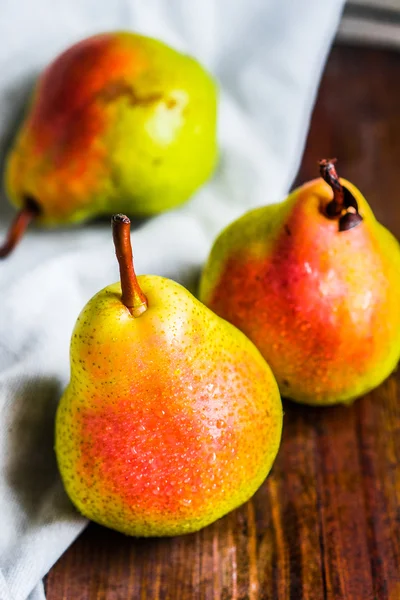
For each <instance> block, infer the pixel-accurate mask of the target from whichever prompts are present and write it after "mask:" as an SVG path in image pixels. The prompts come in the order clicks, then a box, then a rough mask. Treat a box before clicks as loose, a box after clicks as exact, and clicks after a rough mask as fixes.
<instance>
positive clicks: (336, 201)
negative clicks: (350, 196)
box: [318, 158, 344, 218]
mask: <svg viewBox="0 0 400 600" xmlns="http://www.w3.org/2000/svg"><path fill="white" fill-rule="evenodd" d="M335 163H336V158H323V159H322V160H320V161H319V162H318V164H319V172H320V174H321V177H322V179H324V180H325V181H326V183H327V184H328V185H330V186H331V188H332V190H333V200H332V201H331V202H329V204H327V206H326V214H327V216H328V217H332V218H334V217H338V216H339V215H340V214H341V213H342V210H343V209H344V192H343V187H342V184H341V183H340V181H339V177H338V174H337V173H336V169H335Z"/></svg>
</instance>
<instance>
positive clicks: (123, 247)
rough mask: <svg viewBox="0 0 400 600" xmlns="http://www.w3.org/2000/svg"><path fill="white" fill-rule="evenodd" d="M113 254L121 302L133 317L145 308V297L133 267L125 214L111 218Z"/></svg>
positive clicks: (129, 233)
mask: <svg viewBox="0 0 400 600" xmlns="http://www.w3.org/2000/svg"><path fill="white" fill-rule="evenodd" d="M111 223H112V230H113V239H114V246H115V254H116V255H117V259H118V264H119V274H120V278H121V289H122V302H123V303H124V304H125V306H126V307H127V308H129V310H130V312H131V314H132V315H133V316H134V317H139V316H140V315H141V314H142V313H144V312H145V311H146V310H147V298H146V296H145V295H144V294H143V292H142V290H141V289H140V286H139V282H138V280H137V278H136V273H135V269H134V267H133V256H132V246H131V222H130V220H129V219H128V217H126V216H125V215H121V214H118V215H114V216H113V217H112V219H111Z"/></svg>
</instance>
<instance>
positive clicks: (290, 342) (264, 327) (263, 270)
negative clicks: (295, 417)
mask: <svg viewBox="0 0 400 600" xmlns="http://www.w3.org/2000/svg"><path fill="white" fill-rule="evenodd" d="M320 170H321V175H322V177H321V178H319V179H316V180H313V181H310V182H309V183H306V184H305V185H303V186H301V187H299V188H298V189H296V190H295V191H294V192H292V193H291V194H290V196H289V197H288V198H287V199H286V200H285V201H284V202H282V203H281V204H275V205H270V206H265V207H261V208H257V209H255V210H252V211H250V212H249V213H247V214H245V215H244V216H243V217H241V218H240V219H239V220H237V221H236V222H234V223H232V224H231V225H230V226H228V227H227V228H226V229H225V231H223V232H222V233H221V234H220V236H219V237H218V239H217V240H216V242H215V244H214V246H213V248H212V250H211V253H210V256H209V259H208V261H207V264H206V266H205V268H204V270H203V273H202V277H201V283H200V294H199V296H200V299H201V300H202V301H203V302H204V303H205V304H206V305H207V306H209V307H210V308H211V309H212V310H213V311H215V312H216V313H217V314H218V315H220V316H221V317H223V318H224V319H227V320H228V321H230V322H231V323H233V324H234V325H236V326H237V327H238V328H239V329H241V330H242V331H243V332H244V333H245V334H246V335H247V336H248V337H249V338H250V339H251V340H252V341H253V342H254V343H255V344H256V346H257V347H258V349H259V350H260V351H261V353H262V354H263V356H264V357H265V358H266V360H267V361H268V363H269V365H270V366H271V368H272V370H273V372H274V375H275V377H276V379H277V381H278V384H279V388H280V391H281V394H282V395H283V396H287V397H289V398H291V399H293V400H295V401H298V402H301V403H305V404H312V405H314V404H316V405H329V404H336V403H349V402H351V401H353V400H354V399H355V398H357V397H359V396H361V395H363V394H365V393H366V392H368V391H369V390H372V389H373V388H375V387H376V386H378V385H379V384H380V383H381V382H382V381H383V380H384V379H385V378H386V377H388V375H390V373H391V372H392V371H393V370H394V369H395V367H396V365H397V363H398V361H399V358H400V309H399V307H400V246H399V244H398V242H397V240H396V239H395V238H394V237H393V236H392V235H391V233H389V231H388V230H387V229H385V227H383V226H382V225H381V224H379V223H378V222H377V221H376V219H375V217H374V215H373V213H372V211H371V209H370V207H369V206H368V204H367V202H366V200H365V199H364V198H363V196H362V195H361V193H360V192H359V190H358V189H357V188H356V187H355V186H354V185H352V184H351V183H350V182H349V181H346V180H345V179H339V178H338V176H337V173H336V169H335V166H334V163H333V161H329V160H323V161H320Z"/></svg>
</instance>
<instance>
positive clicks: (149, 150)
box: [0, 32, 217, 256]
mask: <svg viewBox="0 0 400 600" xmlns="http://www.w3.org/2000/svg"><path fill="white" fill-rule="evenodd" d="M216 112H217V94H216V85H215V82H214V80H213V79H212V77H211V76H210V75H209V74H208V73H207V72H206V70H205V69H204V68H203V67H202V66H201V65H200V64H199V63H198V62H197V61H196V60H194V59H193V58H191V57H190V56H187V55H185V54H182V53H180V52H177V51H175V50H173V49H172V48H170V47H168V46H167V45H165V44H163V43H161V42H160V41H157V40H155V39H151V38H149V37H145V36H142V35H138V34H134V33H128V32H116V33H106V34H100V35H96V36H94V37H90V38H87V39H84V40H83V41H81V42H79V43H77V44H75V45H73V46H72V47H70V48H69V49H68V50H66V51H65V52H63V53H62V54H61V55H60V56H58V58H56V59H55V60H54V62H52V63H51V64H50V66H48V67H47V69H46V70H45V71H44V72H43V74H42V75H41V77H40V78H39V80H38V83H37V85H36V88H35V91H34V94H33V97H32V101H31V104H30V108H29V110H28V112H27V115H26V118H25V120H24V122H23V123H22V126H21V128H20V131H19V133H18V135H17V138H16V140H15V143H14V145H13V147H12V148H11V150H10V153H9V155H8V159H7V167H6V173H5V183H6V188H7V191H8V195H9V197H10V199H11V201H12V202H13V203H14V204H15V205H16V206H17V207H18V208H19V209H20V213H19V215H18V217H17V219H16V222H15V223H14V225H13V227H12V229H11V231H10V234H9V239H8V240H7V242H6V244H5V246H4V247H3V248H2V249H0V256H1V255H2V256H5V255H6V254H8V253H9V252H10V251H11V249H12V248H13V246H15V244H16V243H17V241H18V239H19V238H20V237H21V235H22V234H23V231H24V230H25V229H26V227H27V225H28V223H29V222H30V221H32V220H33V219H35V220H36V221H37V222H38V223H40V224H41V225H44V226H57V225H68V224H72V223H77V222H80V221H85V220H87V219H90V218H93V217H95V216H101V215H110V214H112V213H114V212H117V211H118V210H119V211H124V212H128V213H129V214H130V215H131V216H133V215H135V216H150V215H154V214H156V213H159V212H162V211H165V210H168V209H170V208H173V207H175V206H178V205H179V204H181V203H183V202H184V201H186V200H187V199H188V198H189V197H190V196H191V195H192V194H193V192H194V191H195V190H196V189H197V188H198V187H199V186H200V185H201V184H203V183H204V182H205V181H206V180H207V179H208V178H209V176H210V175H211V173H212V171H213V169H214V166H215V164H216V159H217V141H216Z"/></svg>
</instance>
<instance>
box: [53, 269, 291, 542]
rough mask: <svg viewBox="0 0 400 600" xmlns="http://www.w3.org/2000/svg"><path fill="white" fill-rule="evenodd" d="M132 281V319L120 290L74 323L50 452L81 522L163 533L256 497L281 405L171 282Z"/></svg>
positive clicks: (259, 362) (267, 378) (194, 525)
mask: <svg viewBox="0 0 400 600" xmlns="http://www.w3.org/2000/svg"><path fill="white" fill-rule="evenodd" d="M138 281H139V285H140V287H141V289H142V291H143V292H144V293H145V295H146V297H147V300H148V309H147V311H146V312H145V313H143V314H142V315H141V316H140V317H138V318H135V317H132V315H131V314H130V312H129V310H128V309H127V308H126V307H125V306H124V304H122V302H121V287H120V284H119V283H118V284H114V285H111V286H109V287H107V288H105V289H104V290H102V291H101V292H99V293H98V294H97V295H96V296H94V297H93V298H92V299H91V300H90V301H89V303H88V304H87V305H86V307H85V308H84V309H83V311H82V313H81V315H80V316H79V318H78V321H77V324H76V327H75V330H74V332H73V336H72V342H71V381H70V384H69V386H68V388H67V389H66V391H65V393H64V395H63V397H62V399H61V402H60V405H59V408H58V411H57V418H56V454H57V460H58V464H59V468H60V472H61V475H62V479H63V482H64V485H65V489H66V491H67V493H68V495H69V496H70V498H71V500H72V502H73V503H74V504H75V506H76V507H77V508H78V510H79V511H80V512H81V513H82V514H84V515H85V516H87V517H89V518H90V519H92V520H93V521H96V522H97V523H100V524H102V525H105V526H107V527H111V528H113V529H116V530H118V531H121V532H123V533H126V534H128V535H133V536H172V535H178V534H183V533H188V532H192V531H196V530H198V529H200V528H202V527H204V526H206V525H208V524H209V523H212V522H213V521H215V520H216V519H218V518H220V517H222V516H223V515H225V514H226V513H228V512H229V511H231V510H232V509H234V508H236V507H237V506H239V505H240V504H242V503H243V502H245V501H246V500H248V499H249V498H250V497H251V496H252V495H253V494H254V492H255V491H256V490H257V489H258V487H259V486H260V485H261V483H262V482H263V481H264V479H265V477H266V476H267V474H268V472H269V471H270V468H271V465H272V463H273V461H274V459H275V456H276V454H277V452H278V447H279V443H280V438H281V428H282V406H281V400H280V395H279V391H278V387H277V384H276V381H275V378H274V376H273V375H272V372H271V370H270V368H269V367H268V365H267V363H266V362H265V360H264V359H263V358H262V356H261V354H260V353H259V352H258V350H257V349H256V347H255V346H254V345H253V344H252V343H251V342H250V341H249V340H248V339H247V338H246V337H245V336H244V335H243V333H241V332H240V331H239V330H237V329H236V328H234V327H233V326H232V325H230V324H229V323H227V322H226V321H224V320H223V319H220V318H219V317H217V316H216V315H214V314H213V313H212V312H211V311H210V310H209V309H208V308H206V307H205V306H204V305H202V304H201V303H200V302H199V301H198V300H196V299H195V298H194V297H193V296H192V295H191V294H190V293H189V292H188V291H187V290H185V289H184V288H183V287H182V286H181V285H179V284H177V283H175V282H173V281H171V280H169V279H164V278H162V277H158V276H150V275H142V276H139V277H138Z"/></svg>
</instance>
